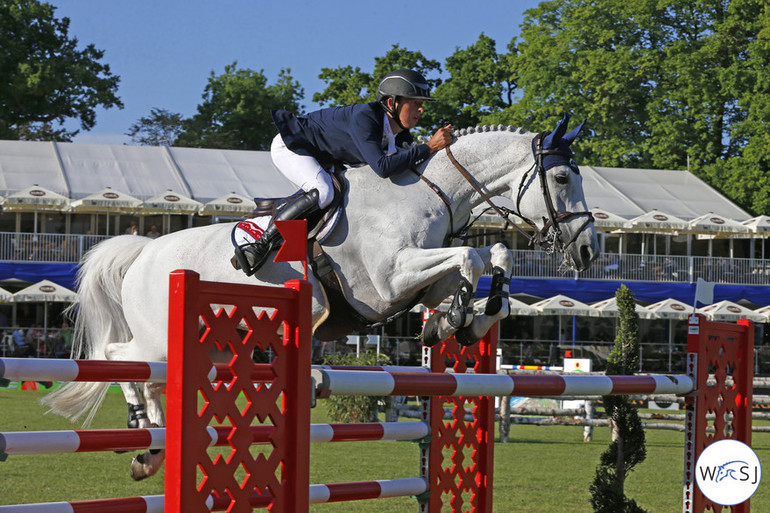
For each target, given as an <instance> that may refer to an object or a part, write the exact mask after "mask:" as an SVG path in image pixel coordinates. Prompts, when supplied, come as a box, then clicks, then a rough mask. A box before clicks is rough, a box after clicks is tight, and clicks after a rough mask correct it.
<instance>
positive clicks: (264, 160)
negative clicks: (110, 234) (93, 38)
mask: <svg viewBox="0 0 770 513" xmlns="http://www.w3.org/2000/svg"><path fill="white" fill-rule="evenodd" d="M581 175H582V176H583V188H584V191H585V197H586V198H587V199H588V200H589V205H596V206H598V205H601V208H602V209H603V210H605V211H607V212H612V213H613V214H616V215H618V216H620V217H623V218H625V219H631V218H633V217H637V216H640V215H642V214H644V213H645V212H649V211H651V210H652V209H658V210H660V211H664V212H669V213H671V214H672V215H674V216H677V217H680V218H682V219H693V218H695V217H697V216H699V215H701V214H703V213H704V212H709V211H711V212H714V213H715V214H719V215H721V216H724V217H727V218H729V219H734V220H738V221H742V220H745V219H748V218H749V217H751V216H750V215H749V214H748V213H747V212H746V211H744V210H742V209H740V208H738V207H737V206H736V205H734V204H733V203H731V202H730V201H729V200H728V199H726V198H725V197H724V196H722V195H721V194H719V193H718V192H717V191H715V190H714V189H712V188H711V187H709V186H708V185H707V184H706V183H705V182H703V181H702V180H700V179H699V178H697V177H696V176H695V175H693V174H692V173H690V172H687V171H674V170H656V169H621V168H606V167H591V166H581ZM30 183H37V184H39V185H41V186H43V187H47V188H48V189H50V190H52V191H57V192H59V193H60V194H63V195H64V196H68V197H70V198H72V199H73V200H76V199H79V198H82V197H84V196H88V195H89V194H93V193H94V192H96V191H99V190H101V189H104V188H105V187H108V186H109V187H113V188H115V189H118V190H121V191H125V192H126V193H128V194H130V195H132V196H134V197H137V198H141V199H144V198H149V197H152V196H153V195H155V194H157V193H158V192H160V191H165V190H166V189H172V190H175V191H180V192H181V193H183V194H185V195H186V196H189V197H191V198H193V199H195V200H196V201H199V202H202V203H206V202H209V201H211V200H213V199H215V198H219V197H220V196H223V195H225V194H228V193H229V192H235V193H236V194H239V195H242V196H244V197H247V198H253V197H282V196H288V195H290V194H292V193H294V192H295V191H296V189H297V188H296V187H295V186H294V185H292V184H291V183H290V182H289V181H288V180H287V179H286V178H285V177H284V176H283V175H282V174H281V173H280V172H278V170H277V169H276V168H275V166H273V163H272V161H271V159H270V152H269V151H240V150H216V149H202V148H167V147H157V146H128V145H98V144H73V143H50V142H37V141H0V195H4V196H8V195H9V194H13V193H15V192H18V191H20V190H22V189H24V188H25V187H28V186H29V184H30Z"/></svg>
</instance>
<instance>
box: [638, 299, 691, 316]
mask: <svg viewBox="0 0 770 513" xmlns="http://www.w3.org/2000/svg"><path fill="white" fill-rule="evenodd" d="M647 309H648V310H649V311H651V312H652V313H653V314H654V315H655V317H656V318H658V319H687V318H688V317H689V316H690V314H691V313H692V306H688V305H686V304H684V303H682V302H681V301H677V300H676V299H672V298H668V299H664V300H663V301H659V302H657V303H655V304H652V305H650V306H648V307H647Z"/></svg>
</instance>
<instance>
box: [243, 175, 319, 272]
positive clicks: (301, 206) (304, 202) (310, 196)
mask: <svg viewBox="0 0 770 513" xmlns="http://www.w3.org/2000/svg"><path fill="white" fill-rule="evenodd" d="M319 210H320V207H319V206H318V190H316V189H312V190H310V191H309V192H306V193H304V194H303V195H302V196H299V197H298V198H297V199H295V200H294V201H292V202H291V203H289V204H288V205H286V206H285V207H284V208H283V209H282V210H281V211H280V212H279V213H278V215H277V216H275V218H274V219H273V221H292V220H295V219H305V218H307V217H308V216H311V215H312V214H314V213H315V212H317V211H319ZM282 242H283V239H282V238H281V234H280V232H279V231H278V228H276V226H275V223H270V226H268V228H267V230H265V233H263V234H262V236H261V237H260V238H259V239H258V240H257V241H256V242H254V243H252V244H244V245H243V246H239V247H236V248H235V256H234V257H233V259H232V263H233V266H234V267H235V268H236V269H241V270H242V271H243V272H244V273H246V276H251V275H252V274H254V273H255V272H257V271H258V270H259V269H260V268H261V267H262V266H263V265H264V264H265V262H266V261H267V257H268V256H270V253H271V252H272V251H273V250H274V249H276V248H278V247H280V245H281V243H282ZM236 264H237V265H236Z"/></svg>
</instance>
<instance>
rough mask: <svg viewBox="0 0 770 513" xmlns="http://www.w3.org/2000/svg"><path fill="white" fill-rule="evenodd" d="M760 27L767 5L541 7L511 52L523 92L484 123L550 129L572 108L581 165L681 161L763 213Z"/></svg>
mask: <svg viewBox="0 0 770 513" xmlns="http://www.w3.org/2000/svg"><path fill="white" fill-rule="evenodd" d="M769 20H770V6H768V4H767V2H757V1H755V0H736V1H731V2H724V1H721V0H704V1H701V2H695V3H693V2H688V1H684V0H666V1H662V2H661V1H658V0H640V1H639V2H625V1H624V0H602V1H599V2H585V1H583V0H551V1H547V2H541V3H540V5H539V6H538V7H537V8H535V9H531V10H529V11H527V12H526V15H525V20H524V23H523V25H522V30H521V35H520V38H521V41H519V42H516V43H515V44H516V48H517V50H518V53H517V54H515V55H513V54H511V55H509V56H508V58H509V60H510V62H511V70H510V71H511V75H512V76H515V77H517V79H518V87H519V88H520V93H521V97H520V99H519V101H518V102H516V103H514V104H512V105H511V106H510V107H508V108H506V109H503V110H501V111H499V112H493V113H491V114H489V115H488V116H486V117H485V118H484V119H483V120H484V121H485V122H494V123H508V124H514V125H519V126H525V127H527V128H529V129H531V130H548V129H551V128H552V127H553V126H554V124H555V121H556V119H557V118H558V117H559V116H561V114H562V112H564V111H570V112H573V113H574V114H575V115H576V116H578V117H581V118H588V120H589V125H588V126H589V128H591V129H592V130H593V132H594V133H593V135H592V137H590V138H585V139H583V140H581V144H580V147H579V152H578V153H579V155H578V156H579V158H580V159H581V161H582V162H585V163H587V164H591V165H601V166H618V167H650V168H659V169H684V168H686V167H688V164H689V167H690V168H691V170H692V171H693V172H694V173H695V174H696V175H698V176H699V177H701V178H703V179H704V180H706V181H707V182H708V183H709V184H710V185H712V186H713V187H715V188H717V189H718V190H720V191H721V192H723V193H724V194H726V195H727V196H728V197H729V198H730V199H732V200H733V201H736V202H737V203H738V204H739V205H740V206H742V207H744V208H746V209H748V210H750V211H752V212H755V213H761V212H763V211H766V209H767V208H768V207H769V206H770V200H768V198H770V196H769V195H768V192H770V185H768V184H770V181H768V180H767V179H766V178H767V176H768V172H770V169H768V165H767V158H766V157H765V153H766V152H765V151H764V148H766V147H767V143H768V129H767V128H766V123H765V120H766V119H767V115H768V113H769V111H770V83H769V81H768V78H767V73H766V71H765V70H766V65H767V64H768V60H770V45H769V44H768V39H769V38H768V37H767V34H768V32H769V31H770V28H769V27H770V21H769ZM512 44H513V43H512ZM756 184H762V185H760V186H759V187H757V186H756Z"/></svg>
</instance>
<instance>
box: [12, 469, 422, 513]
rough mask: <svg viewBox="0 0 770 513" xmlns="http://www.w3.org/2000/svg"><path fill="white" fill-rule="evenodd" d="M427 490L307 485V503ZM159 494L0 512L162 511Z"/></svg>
mask: <svg viewBox="0 0 770 513" xmlns="http://www.w3.org/2000/svg"><path fill="white" fill-rule="evenodd" d="M427 490H428V485H427V483H426V482H425V480H424V479H422V478H420V477H412V478H403V479H389V480H383V481H359V482H355V483H335V484H317V485H310V490H309V493H310V503H311V504H322V503H327V502H339V501H351V500H364V499H386V498H391V497H409V496H412V495H420V494H423V493H425V492H426V491H427ZM163 501H164V496H163V495H149V496H143V497H126V498H120V499H99V500H91V501H71V502H45V503H37V504H19V505H13V506H0V513H97V512H98V513H163ZM271 501H272V496H271V495H270V493H269V492H267V493H265V494H261V495H260V494H258V493H253V494H252V495H251V496H250V498H249V502H250V504H251V506H252V507H253V508H266V507H268V506H269V505H270V502H271ZM206 504H207V506H208V507H209V509H210V510H211V511H224V510H226V509H227V508H228V507H229V506H230V499H229V498H228V497H222V498H216V497H213V496H212V497H209V499H208V500H207V501H206Z"/></svg>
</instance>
